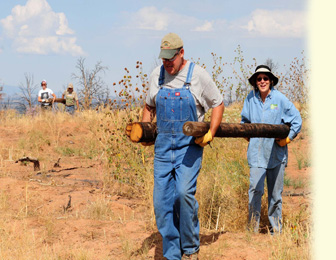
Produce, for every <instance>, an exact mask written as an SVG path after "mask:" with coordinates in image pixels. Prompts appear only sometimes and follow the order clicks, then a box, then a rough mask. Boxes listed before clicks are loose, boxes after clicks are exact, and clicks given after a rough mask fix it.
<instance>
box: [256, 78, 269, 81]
mask: <svg viewBox="0 0 336 260" xmlns="http://www.w3.org/2000/svg"><path fill="white" fill-rule="evenodd" d="M262 79H263V80H264V81H269V78H268V77H260V78H257V81H258V82H260V81H261V80H262Z"/></svg>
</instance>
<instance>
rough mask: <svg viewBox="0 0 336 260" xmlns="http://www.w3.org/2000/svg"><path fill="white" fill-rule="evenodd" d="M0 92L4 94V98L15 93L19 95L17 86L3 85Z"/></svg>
mask: <svg viewBox="0 0 336 260" xmlns="http://www.w3.org/2000/svg"><path fill="white" fill-rule="evenodd" d="M2 92H3V93H4V94H5V97H11V96H13V95H14V94H15V93H20V88H19V87H18V86H8V85H4V86H3V90H2Z"/></svg>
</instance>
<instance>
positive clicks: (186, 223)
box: [175, 147, 202, 255]
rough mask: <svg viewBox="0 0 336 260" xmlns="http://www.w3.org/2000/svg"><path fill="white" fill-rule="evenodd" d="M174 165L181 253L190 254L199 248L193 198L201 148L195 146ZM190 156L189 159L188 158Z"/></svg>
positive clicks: (200, 160) (200, 161)
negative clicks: (179, 162)
mask: <svg viewBox="0 0 336 260" xmlns="http://www.w3.org/2000/svg"><path fill="white" fill-rule="evenodd" d="M190 152H191V154H188V153H187V154H186V155H185V156H184V159H183V162H182V163H181V164H180V165H179V166H178V167H176V194H175V196H176V200H175V207H176V211H177V214H178V216H179V220H180V223H179V230H180V237H181V249H182V253H184V254H187V255H191V254H193V253H195V252H197V251H198V250H199V247H200V240H199V230H200V227H199V221H198V202H197V200H196V198H195V194H196V185H197V177H198V174H199V172H200V168H201V163H202V149H199V148H198V147H196V149H195V150H194V151H190ZM187 158H190V159H191V160H188V159H187Z"/></svg>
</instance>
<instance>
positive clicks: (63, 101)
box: [55, 98, 65, 104]
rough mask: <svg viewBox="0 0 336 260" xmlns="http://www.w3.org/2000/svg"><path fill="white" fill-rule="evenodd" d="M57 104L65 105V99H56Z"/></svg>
mask: <svg viewBox="0 0 336 260" xmlns="http://www.w3.org/2000/svg"><path fill="white" fill-rule="evenodd" d="M55 102H56V103H63V104H65V98H56V99H55Z"/></svg>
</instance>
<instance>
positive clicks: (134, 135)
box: [130, 123, 143, 143]
mask: <svg viewBox="0 0 336 260" xmlns="http://www.w3.org/2000/svg"><path fill="white" fill-rule="evenodd" d="M142 135H143V129H142V126H141V124H137V123H133V124H132V130H131V135H130V138H131V141H132V142H134V143H138V142H139V141H140V139H141V137H142Z"/></svg>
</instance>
